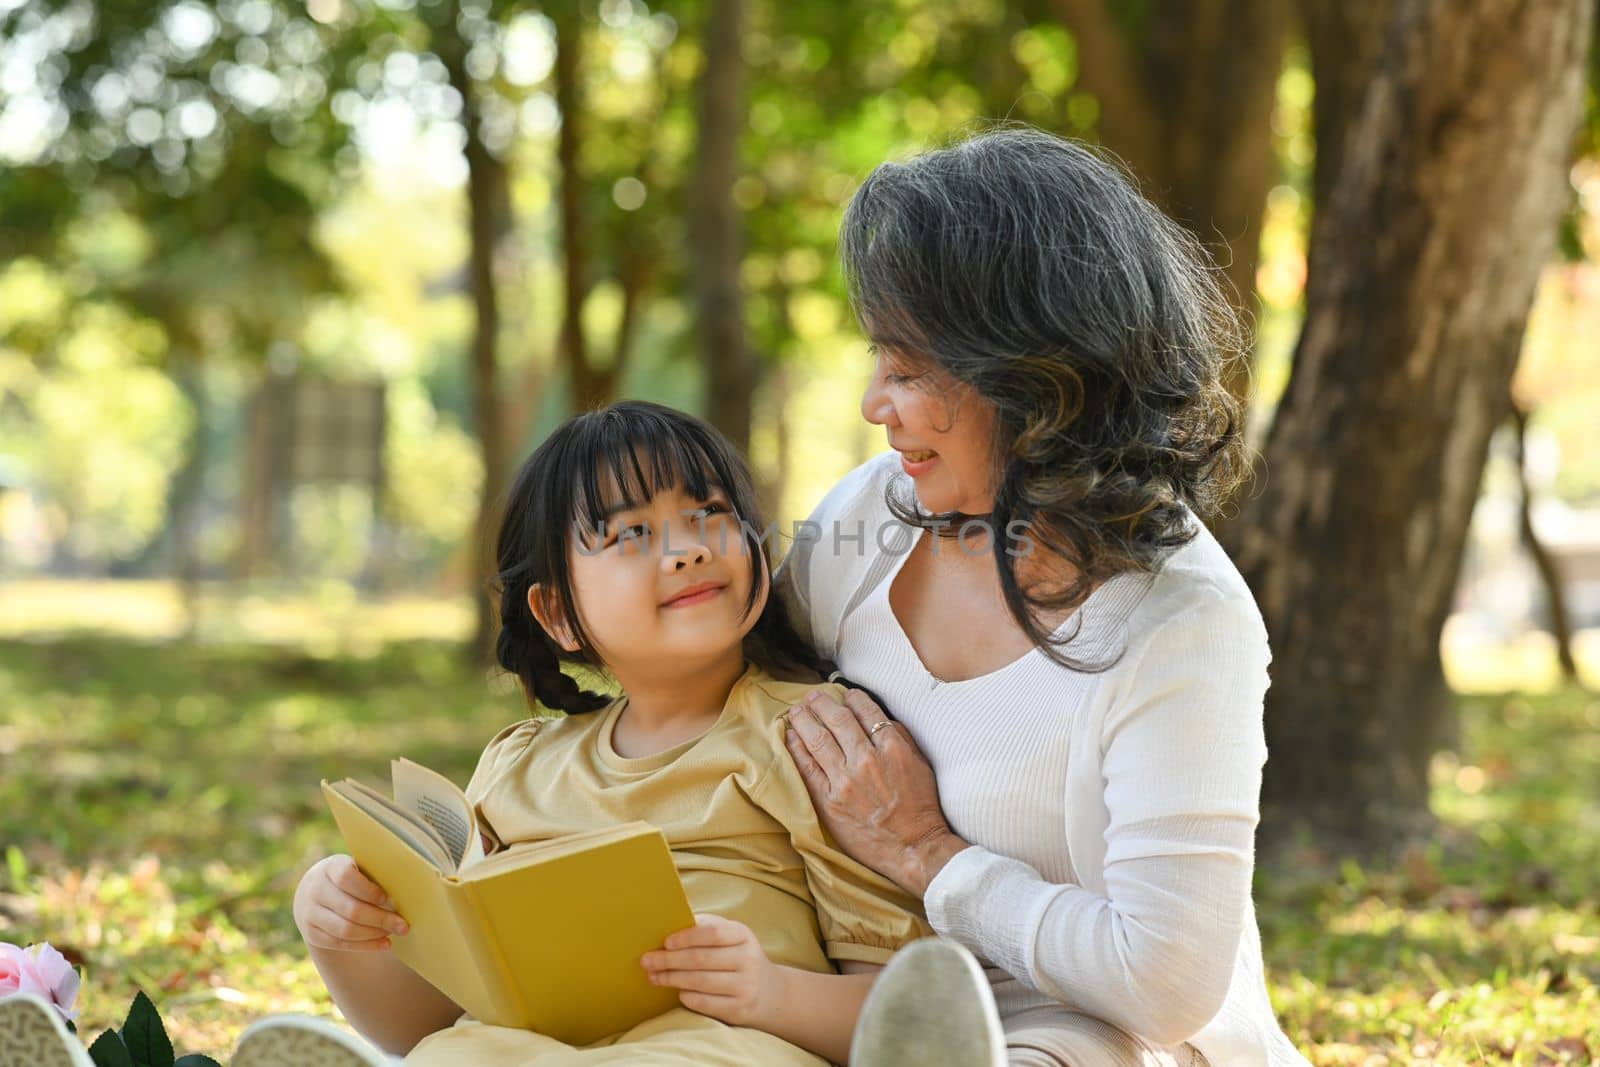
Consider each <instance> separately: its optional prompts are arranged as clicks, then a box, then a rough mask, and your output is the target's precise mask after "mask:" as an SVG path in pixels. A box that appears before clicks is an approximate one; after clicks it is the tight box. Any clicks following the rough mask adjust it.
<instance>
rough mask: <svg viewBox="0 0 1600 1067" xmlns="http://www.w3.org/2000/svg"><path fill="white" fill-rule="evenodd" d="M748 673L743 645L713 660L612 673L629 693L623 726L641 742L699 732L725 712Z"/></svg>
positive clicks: (612, 671)
mask: <svg viewBox="0 0 1600 1067" xmlns="http://www.w3.org/2000/svg"><path fill="white" fill-rule="evenodd" d="M744 671H745V661H744V650H743V648H742V647H735V648H734V649H732V650H731V651H730V652H729V653H728V655H726V656H722V657H719V658H718V659H716V660H715V661H713V662H710V663H707V662H705V661H703V660H697V661H692V662H687V663H684V664H674V665H673V666H672V667H670V668H648V669H642V670H635V671H632V672H623V671H618V670H617V669H616V668H615V667H613V668H612V670H611V673H612V675H613V676H614V677H615V678H616V679H617V683H618V684H619V685H620V686H621V687H622V691H623V693H625V694H627V704H626V705H625V706H624V707H623V709H622V714H621V716H620V717H619V718H618V720H617V727H618V728H619V729H623V730H624V731H625V733H626V734H627V735H628V736H629V737H631V738H633V739H634V740H635V741H636V742H648V739H651V738H663V737H680V738H681V739H687V738H688V737H693V736H698V735H699V734H701V733H704V732H705V731H706V730H708V729H710V728H711V725H712V723H714V722H716V721H717V717H718V716H719V715H721V714H722V708H723V705H724V704H726V703H727V702H728V694H729V693H731V692H732V691H733V685H734V683H735V682H737V681H738V680H739V678H740V676H741V675H743V674H744ZM673 743H676V742H673ZM663 747H671V746H670V745H666V746H663Z"/></svg>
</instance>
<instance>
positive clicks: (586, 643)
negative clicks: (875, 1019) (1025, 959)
mask: <svg viewBox="0 0 1600 1067" xmlns="http://www.w3.org/2000/svg"><path fill="white" fill-rule="evenodd" d="M741 520H743V525H741ZM764 529H765V527H764V524H763V523H762V522H761V518H760V513H759V510H758V508H757V505H756V501H755V493H754V489H753V487H752V483H751V478H750V475H749V472H748V471H747V469H746V468H745V466H744V464H743V463H742V462H741V461H740V459H739V458H738V456H737V455H736V453H735V452H734V451H733V449H732V448H731V446H729V445H728V443H727V442H726V441H725V440H724V439H723V438H722V437H721V436H720V435H719V434H717V432H716V431H715V430H713V429H711V427H709V426H708V425H706V424H705V423H703V422H701V421H700V420H698V419H695V418H693V417H691V416H688V415H684V414H682V413H679V412H676V411H673V410H671V409H669V408H664V407H661V406H659V405H656V404H650V403H642V402H626V403H619V404H615V405H612V406H611V407H608V408H605V409H603V410H600V411H596V412H592V413H589V414H586V415H581V416H578V417H577V418H575V419H573V420H571V421H569V422H568V423H566V424H565V425H563V426H562V427H561V428H560V429H558V430H557V431H556V432H555V433H554V434H553V435H552V436H551V437H550V439H549V440H548V441H546V442H545V443H544V444H543V445H542V446H541V447H540V448H539V449H538V450H537V451H536V452H535V453H534V454H533V456H532V457H531V458H530V459H529V460H528V462H527V463H526V464H525V465H524V466H523V468H522V470H521V471H520V472H519V474H518V475H517V478H516V481H515V484H514V486H513V488H512V490H511V494H510V499H509V503H508V506H507V508H506V514H505V518H504V521H503V524H502V526H501V529H500V539H499V559H498V566H499V575H498V581H497V585H498V591H499V594H500V601H501V603H500V617H501V624H502V630H501V633H500V639H499V647H498V654H499V659H500V662H501V664H502V665H503V666H504V667H505V668H506V669H507V670H509V671H511V672H512V673H514V674H515V675H516V676H517V677H518V679H519V680H520V681H521V683H522V686H523V688H524V690H525V691H526V693H527V696H528V698H529V700H530V702H533V701H537V702H538V703H539V704H542V705H544V706H545V707H547V708H551V709H554V710H556V711H561V712H565V713H566V714H565V716H564V717H561V718H533V719H528V720H525V721H523V722H519V723H516V724H514V725H512V726H510V727H507V728H506V729H505V730H503V731H502V732H501V733H500V734H499V736H497V737H496V738H495V739H494V740H493V741H491V742H490V743H489V747H488V749H487V750H485V752H484V754H483V756H482V758H481V759H480V760H479V763H478V768H477V770H476V771H475V772H474V774H473V776H472V780H471V782H470V784H469V785H468V786H467V795H468V797H469V798H471V799H472V801H473V802H474V803H475V804H476V805H477V809H478V811H479V813H480V815H481V816H482V818H483V821H484V825H485V826H486V827H488V828H489V829H490V831H491V833H492V837H493V838H494V840H492V841H490V842H489V844H490V845H491V846H492V847H493V848H494V849H499V848H503V847H506V846H510V845H513V844H517V843H519V842H527V841H539V840H543V839H546V838H550V837H554V836H557V835H560V834H566V833H572V832H576V831H581V830H587V829H592V828H595V827H599V826H604V825H612V824H615V823H617V822H621V821H625V820H630V819H643V820H645V821H648V822H650V823H653V824H654V825H656V826H658V827H660V829H661V830H662V832H663V833H664V834H665V835H666V838H667V842H668V844H669V845H670V846H671V848H672V850H673V856H674V859H675V861H676V863H677V866H678V870H679V873H680V874H681V876H682V878H683V884H684V889H685V890H686V891H687V893H688V896H689V901H690V904H691V906H692V907H693V908H694V910H695V912H696V916H697V920H698V922H697V925H696V926H694V927H692V928H690V929H688V930H683V931H680V932H678V933H676V934H674V935H672V936H671V937H670V938H668V939H667V942H666V944H665V945H663V946H662V948H661V949H660V950H659V951H655V952H650V953H648V954H646V955H645V957H644V958H643V960H642V961H641V966H643V967H644V968H645V969H646V971H647V972H648V973H649V976H650V980H651V981H653V982H655V983H657V984H660V985H665V986H671V987H673V988H676V989H678V990H679V991H680V994H679V995H680V1002H681V1004H682V1007H681V1008H676V1009H674V1010H672V1011H669V1012H667V1013H666V1014H664V1015H660V1016H658V1017H656V1018H654V1019H651V1020H649V1021H647V1022H645V1023H643V1024H641V1025H639V1026H637V1027H635V1028H633V1029H632V1030H629V1031H627V1032H625V1033H618V1034H613V1035H610V1036H609V1037H607V1038H605V1039H603V1040H601V1041H600V1042H597V1043H596V1044H594V1045H590V1046H587V1047H585V1048H582V1049H574V1048H572V1047H570V1046H567V1045H564V1044H562V1043H560V1042H557V1041H555V1040H553V1039H551V1038H548V1037H545V1036H542V1035H540V1034H537V1033H531V1032H528V1031H524V1030H514V1029H506V1028H502V1027H494V1026H488V1025H485V1024H482V1023H479V1022H476V1021H475V1020H472V1019H469V1018H465V1017H463V1016H462V1011H461V1009H460V1008H459V1007H457V1006H456V1005H455V1004H454V1003H452V1002H451V1001H450V1000H449V999H447V998H446V997H445V996H444V995H443V994H441V993H439V992H438V991H437V990H435V989H434V988H433V987H432V986H430V985H428V983H426V982H424V981H423V980H422V979H421V978H419V977H418V976H417V975H416V974H415V973H414V972H412V971H410V970H409V969H408V968H406V967H405V966H404V965H403V964H401V963H400V962H399V961H398V960H396V959H395V958H394V957H393V956H392V955H391V954H389V953H386V952H384V951H382V950H383V949H386V948H387V947H388V946H389V943H390V941H389V939H390V937H391V936H393V935H397V934H403V933H404V932H405V922H404V920H403V918H401V917H400V916H398V915H396V914H395V913H394V912H393V911H392V910H391V909H390V908H389V907H388V906H387V900H386V898H385V895H384V891H383V889H382V887H381V886H378V885H376V884H374V883H372V882H371V881H369V880H367V879H366V878H365V877H364V876H363V875H362V874H361V873H360V871H358V870H357V869H356V867H355V866H354V863H353V861H351V860H350V858H349V857H347V856H334V857H330V858H329V859H326V860H323V861H322V862H321V863H319V864H317V865H316V866H314V867H313V868H312V869H311V870H310V871H308V872H307V874H306V876H305V878H304V879H303V880H302V881H301V883H300V888H299V890H298V891H297V893H296V898H295V920H296V923H297V925H298V926H299V928H300V931H301V934H302V936H303V937H304V938H305V941H306V944H307V945H308V946H309V947H310V950H311V956H312V959H313V961H314V962H315V964H316V967H317V970H318V971H319V972H320V973H321V975H322V977H323V979H324V981H325V982H326V983H327V986H328V989H329V991H330V992H331V993H332V994H333V999H334V1001H335V1003H337V1004H338V1005H339V1007H340V1009H341V1010H342V1011H343V1012H344V1014H345V1017H346V1018H347V1019H349V1020H350V1022H351V1023H352V1024H353V1025H354V1026H355V1027H356V1029H358V1030H359V1031H361V1032H362V1033H363V1034H365V1035H366V1036H367V1037H369V1038H370V1039H371V1040H373V1041H375V1042H376V1043H377V1044H379V1045H381V1046H382V1047H384V1048H385V1049H388V1050H390V1051H392V1052H397V1053H407V1055H406V1063H407V1064H419V1065H441V1067H460V1065H463V1064H474V1065H476V1064H487V1065H511V1064H516V1065H523V1064H539V1065H553V1064H568V1063H581V1064H601V1063H622V1062H628V1063H639V1062H648V1063H682V1064H701V1065H704V1064H727V1065H729V1067H734V1065H737V1067H747V1065H749V1064H768V1065H784V1064H794V1065H801V1064H808V1065H816V1064H818V1063H819V1062H820V1060H819V1057H821V1058H824V1059H828V1060H832V1061H834V1062H838V1063H843V1062H845V1060H846V1059H847V1057H848V1055H849V1046H850V1037H851V1032H852V1029H853V1027H854V1025H855V1020H856V1016H857V1014H858V1013H859V1011H860V1007H861V1002H862V1000H863V998H864V997H865V995H866V992H867V989H868V987H869V986H870V985H871V983H872V980H873V977H874V972H875V971H876V970H878V969H879V967H880V966H881V965H882V964H883V963H885V962H886V961H887V960H888V959H889V957H890V956H891V955H892V954H893V953H894V951H895V950H896V949H897V948H899V947H900V946H902V945H904V944H906V943H908V942H910V941H913V940H915V939H917V938H920V937H924V936H927V935H928V934H929V933H930V929H929V927H928V926H927V924H926V923H925V922H924V920H923V917H922V913H921V910H920V906H919V905H918V903H917V902H916V901H915V900H914V899H913V898H911V897H909V896H907V895H906V894H905V893H904V892H903V891H901V890H900V889H899V888H897V887H896V886H895V885H894V884H893V883H891V882H889V881H887V880H886V879H884V878H882V877H881V876H879V875H877V874H875V873H874V872H873V871H871V870H869V869H868V868H866V867H864V866H862V865H860V864H858V863H856V862H855V861H854V860H852V859H850V858H849V857H848V856H846V855H844V854H843V853H842V852H840V851H838V850H837V849H836V848H835V847H834V845H833V843H832V842H831V840H829V838H828V837H827V836H826V835H825V834H824V832H823V831H822V829H821V826H820V824H819V823H818V820H817V816H816V813H815V811H814V809H813V808H812V806H811V802H810V800H809V798H808V796H807V794H806V790H805V784H804V782H803V780H802V779H801V777H800V774H799V772H798V771H797V770H796V768H795V766H794V763H793V761H792V759H791V757H790V756H789V754H788V752H787V751H786V750H785V746H784V743H783V733H784V729H785V722H784V717H785V714H786V713H787V711H788V709H789V708H790V707H792V706H793V705H795V704H798V703H800V702H801V701H802V700H804V699H805V698H806V696H807V694H808V693H809V692H811V691H812V690H814V689H818V688H820V689H823V690H824V691H827V692H829V693H831V694H832V695H834V696H836V697H839V696H842V695H843V692H844V690H843V688H842V687H841V686H838V685H832V684H828V683H821V684H819V679H820V678H821V676H822V673H823V672H824V670H825V665H824V664H822V663H821V662H820V661H819V660H818V659H817V658H816V657H815V655H814V654H813V653H812V651H811V650H810V649H809V648H807V647H806V646H805V645H804V644H803V643H802V642H801V640H800V639H799V638H798V637H797V636H796V634H795V633H794V631H793V630H792V629H791V627H790V626H789V624H788V622H787V621H786V619H785V617H784V615H783V612H782V610H781V608H780V606H779V605H778V604H777V603H776V601H775V598H772V597H771V596H770V593H771V577H770V565H769V560H768V555H767V550H766V545H765V544H764V541H763V539H762V531H763V530H764ZM563 663H570V664H581V665H585V666H588V667H591V668H599V669H602V670H603V671H604V672H605V673H606V674H608V675H609V676H610V678H611V679H613V680H614V681H615V683H616V685H617V687H618V688H619V689H620V690H621V692H622V693H623V694H624V695H623V696H620V697H612V696H609V695H606V694H603V693H598V692H592V691H589V690H586V689H584V688H582V687H581V686H580V684H579V683H578V681H576V680H575V679H574V678H573V677H572V676H571V675H570V674H567V673H565V672H563V671H562V670H561V665H562V664H563ZM785 679H790V680H785ZM549 919H550V921H551V922H553V923H557V922H560V921H561V913H560V909H559V907H558V906H557V907H552V908H551V909H550V911H549ZM836 968H837V971H838V972H840V973H835V971H836ZM295 1036H296V1038H297V1039H298V1040H302V1041H303V1040H309V1038H308V1036H307V1034H306V1033H304V1032H302V1033H300V1034H298V1035H295ZM272 1037H273V1034H272V1032H271V1031H270V1028H269V1030H268V1031H266V1032H259V1033H257V1034H256V1035H254V1036H253V1037H252V1035H247V1037H246V1039H245V1041H244V1042H243V1043H242V1044H241V1047H240V1055H241V1056H245V1054H246V1053H247V1052H250V1051H251V1048H252V1041H254V1044H255V1045H256V1046H258V1047H259V1048H261V1049H262V1052H260V1053H256V1054H257V1055H260V1060H259V1062H262V1063H266V1062H272V1060H271V1059H270V1058H269V1057H268V1056H267V1055H266V1054H265V1050H266V1048H267V1046H268V1045H270V1043H271V1040H270V1039H271V1038H272ZM298 1055H299V1056H301V1057H302V1059H301V1062H308V1061H307V1060H305V1059H304V1057H305V1056H306V1055H307V1054H306V1053H305V1052H303V1051H302V1052H300V1053H298ZM236 1062H237V1063H253V1062H257V1061H256V1060H255V1059H253V1058H250V1057H246V1058H244V1059H237V1060H236ZM328 1062H343V1061H334V1060H329V1061H328Z"/></svg>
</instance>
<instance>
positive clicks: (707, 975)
mask: <svg viewBox="0 0 1600 1067" xmlns="http://www.w3.org/2000/svg"><path fill="white" fill-rule="evenodd" d="M650 982H651V984H652V985H664V986H671V987H672V988H673V989H682V990H686V991H688V992H691V993H703V994H706V995H709V996H714V997H734V996H737V995H738V994H739V993H740V992H742V990H743V986H744V984H745V983H744V980H743V979H742V978H741V977H740V975H739V974H738V973H737V972H735V971H697V970H680V971H652V972H651V973H650Z"/></svg>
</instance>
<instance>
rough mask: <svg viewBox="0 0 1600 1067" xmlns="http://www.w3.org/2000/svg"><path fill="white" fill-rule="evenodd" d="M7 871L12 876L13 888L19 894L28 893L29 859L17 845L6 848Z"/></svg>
mask: <svg viewBox="0 0 1600 1067" xmlns="http://www.w3.org/2000/svg"><path fill="white" fill-rule="evenodd" d="M6 870H7V871H8V872H9V873H10V875H11V888H12V890H13V891H14V892H17V893H26V892H27V891H28V885H27V882H28V858H27V857H26V856H24V855H23V854H22V849H20V848H18V847H17V846H16V845H7V846H6Z"/></svg>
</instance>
